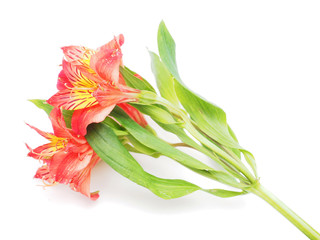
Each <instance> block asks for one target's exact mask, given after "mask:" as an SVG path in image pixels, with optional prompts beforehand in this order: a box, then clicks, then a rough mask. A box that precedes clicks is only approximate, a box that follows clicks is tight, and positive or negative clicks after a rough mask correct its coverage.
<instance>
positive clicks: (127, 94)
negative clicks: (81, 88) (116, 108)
mask: <svg viewBox="0 0 320 240" xmlns="http://www.w3.org/2000/svg"><path fill="white" fill-rule="evenodd" d="M123 88H124V89H125V90H126V91H123V90H122V89H118V88H115V87H112V86H108V87H105V88H104V89H103V90H100V89H98V90H97V91H95V92H94V93H93V96H94V97H95V99H97V101H98V102H99V104H100V105H102V106H110V105H113V104H118V103H123V102H134V101H137V93H139V90H136V89H133V88H129V87H127V86H123Z"/></svg>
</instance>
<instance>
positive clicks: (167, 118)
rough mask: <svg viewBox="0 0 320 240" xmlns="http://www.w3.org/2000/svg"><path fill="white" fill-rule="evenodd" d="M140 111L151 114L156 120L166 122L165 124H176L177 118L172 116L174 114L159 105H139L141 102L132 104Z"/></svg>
mask: <svg viewBox="0 0 320 240" xmlns="http://www.w3.org/2000/svg"><path fill="white" fill-rule="evenodd" d="M131 105H133V106H134V107H135V108H136V109H138V110H139V111H140V112H142V113H143V114H145V115H148V116H150V117H151V118H152V119H153V120H154V121H156V122H160V123H164V124H176V123H177V122H176V120H175V119H174V118H173V117H172V115H171V114H170V113H169V112H168V111H166V110H164V109H163V108H161V107H160V106H158V105H155V104H153V105H139V104H131Z"/></svg>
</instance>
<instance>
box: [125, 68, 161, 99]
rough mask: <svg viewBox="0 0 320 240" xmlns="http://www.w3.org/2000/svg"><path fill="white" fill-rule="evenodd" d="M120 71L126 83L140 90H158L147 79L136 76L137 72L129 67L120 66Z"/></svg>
mask: <svg viewBox="0 0 320 240" xmlns="http://www.w3.org/2000/svg"><path fill="white" fill-rule="evenodd" d="M120 72H121V74H122V76H123V78H124V80H125V82H126V84H127V85H128V86H129V87H132V88H135V89H138V90H147V91H150V92H154V93H155V92H156V91H155V90H154V88H153V87H152V86H151V84H150V83H149V82H148V81H147V80H145V79H144V78H142V79H139V78H137V77H135V76H134V75H135V74H136V73H135V72H133V71H131V70H130V69H129V68H127V67H124V68H123V67H120Z"/></svg>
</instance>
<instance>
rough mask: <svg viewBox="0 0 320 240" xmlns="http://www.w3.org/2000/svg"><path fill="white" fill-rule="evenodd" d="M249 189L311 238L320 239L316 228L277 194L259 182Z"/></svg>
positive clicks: (313, 239)
mask: <svg viewBox="0 0 320 240" xmlns="http://www.w3.org/2000/svg"><path fill="white" fill-rule="evenodd" d="M248 191H250V192H252V193H254V194H255V195H257V196H259V197H260V198H262V199H263V200H265V201H266V202H267V203H269V204H270V205H271V206H272V207H273V208H275V209H276V210H277V211H278V212H279V213H281V214H282V215H283V216H284V217H285V218H287V219H288V220H289V221H290V222H291V223H292V224H293V225H295V226H296V227H297V228H298V229H299V230H300V231H301V232H303V233H304V234H305V235H306V236H307V237H308V238H309V239H312V240H320V234H319V233H318V232H317V231H316V230H314V229H313V228H312V227H311V226H310V225H309V224H308V223H306V222H305V221H304V220H303V219H302V218H301V217H299V216H298V215H297V214H296V213H295V212H293V211H292V210H291V209H290V208H289V207H287V206H286V205H285V204H284V203H283V202H282V201H280V200H279V199H278V198H277V197H276V196H275V195H273V194H272V193H271V192H269V191H268V190H267V189H265V188H264V187H263V186H261V185H260V184H259V183H258V184H257V185H256V186H253V187H252V188H250V189H249V190H248Z"/></svg>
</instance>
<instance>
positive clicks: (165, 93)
mask: <svg viewBox="0 0 320 240" xmlns="http://www.w3.org/2000/svg"><path fill="white" fill-rule="evenodd" d="M149 53H150V57H151V69H152V72H153V74H154V76H155V78H156V81H157V86H158V89H159V91H160V94H161V96H162V97H163V98H165V99H167V100H168V101H169V102H171V103H172V104H174V105H176V106H179V100H178V98H177V95H176V93H175V89H174V78H173V76H172V75H171V73H170V72H169V71H168V69H167V68H166V66H165V65H164V64H163V63H162V62H161V60H160V58H159V56H158V55H157V54H155V53H153V52H149Z"/></svg>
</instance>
